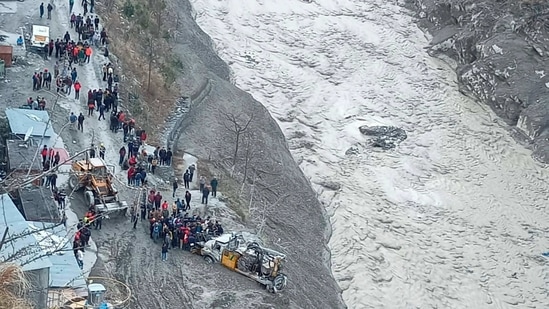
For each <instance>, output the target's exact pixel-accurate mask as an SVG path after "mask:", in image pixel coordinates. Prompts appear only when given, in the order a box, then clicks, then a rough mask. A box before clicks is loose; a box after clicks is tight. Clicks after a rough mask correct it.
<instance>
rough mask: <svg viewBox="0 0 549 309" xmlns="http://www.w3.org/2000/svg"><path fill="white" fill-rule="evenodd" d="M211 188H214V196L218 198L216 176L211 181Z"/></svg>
mask: <svg viewBox="0 0 549 309" xmlns="http://www.w3.org/2000/svg"><path fill="white" fill-rule="evenodd" d="M210 186H211V187H212V196H213V197H216V196H217V178H215V176H214V178H212V180H211V181H210Z"/></svg>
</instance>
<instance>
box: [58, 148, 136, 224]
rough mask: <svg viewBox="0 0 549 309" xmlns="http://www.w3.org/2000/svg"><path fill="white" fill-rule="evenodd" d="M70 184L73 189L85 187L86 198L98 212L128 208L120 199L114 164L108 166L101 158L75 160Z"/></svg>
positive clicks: (104, 212) (89, 204)
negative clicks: (116, 185) (115, 181)
mask: <svg viewBox="0 0 549 309" xmlns="http://www.w3.org/2000/svg"><path fill="white" fill-rule="evenodd" d="M71 167H72V168H71V175H70V177H69V186H70V187H71V189H73V190H81V189H84V198H85V200H86V203H87V204H88V206H89V207H90V208H91V207H93V208H94V210H95V211H96V212H97V213H103V214H106V213H112V212H119V211H120V212H122V211H125V210H126V209H127V208H128V204H127V203H126V202H125V201H120V200H119V199H118V190H116V188H115V186H114V166H107V164H106V163H105V161H103V159H101V158H87V159H85V160H80V161H75V162H74V163H73V164H72V166H71Z"/></svg>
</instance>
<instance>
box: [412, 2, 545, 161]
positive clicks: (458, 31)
mask: <svg viewBox="0 0 549 309" xmlns="http://www.w3.org/2000/svg"><path fill="white" fill-rule="evenodd" d="M409 4H410V5H411V6H412V7H413V9H415V10H416V11H417V12H419V13H418V17H419V23H420V24H421V25H422V26H424V27H426V28H427V29H428V30H429V31H430V32H431V33H432V34H433V36H434V38H433V40H432V42H431V51H432V52H433V53H434V54H436V53H443V54H445V55H448V56H450V57H451V58H452V59H454V60H456V61H457V68H456V69H457V73H458V78H459V81H460V83H461V85H462V86H463V90H464V91H466V92H468V93H472V94H473V95H474V96H475V97H477V98H479V99H480V100H482V101H483V102H485V103H486V104H488V105H489V106H490V107H491V108H492V109H493V110H494V111H495V112H496V113H497V114H498V115H499V116H500V117H502V118H504V119H505V120H507V122H508V123H509V124H510V125H512V126H516V128H518V130H517V131H518V132H519V133H522V134H523V135H524V136H526V137H527V138H526V139H527V141H528V142H531V143H532V146H533V150H534V153H533V155H534V157H536V158H537V159H539V160H540V161H543V162H549V138H548V137H549V101H548V100H547V94H548V93H549V89H548V87H549V76H548V75H547V72H546V67H547V55H548V52H549V49H548V45H547V43H548V39H549V27H548V25H549V6H548V5H547V2H546V1H537V0H531V1H530V0H522V1H497V0H487V1H480V2H478V1H467V0H454V1H446V0H445V1H440V0H411V1H409Z"/></svg>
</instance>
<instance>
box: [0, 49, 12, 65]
mask: <svg viewBox="0 0 549 309" xmlns="http://www.w3.org/2000/svg"><path fill="white" fill-rule="evenodd" d="M0 59H1V60H4V65H5V66H6V68H9V67H11V63H12V60H13V46H11V45H0Z"/></svg>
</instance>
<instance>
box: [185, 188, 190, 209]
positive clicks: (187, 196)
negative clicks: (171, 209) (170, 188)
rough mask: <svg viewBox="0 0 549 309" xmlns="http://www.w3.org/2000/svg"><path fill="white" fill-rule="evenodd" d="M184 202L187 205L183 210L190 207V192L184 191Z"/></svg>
mask: <svg viewBox="0 0 549 309" xmlns="http://www.w3.org/2000/svg"><path fill="white" fill-rule="evenodd" d="M185 202H186V203H187V205H186V206H185V209H184V210H185V211H187V210H189V209H191V192H189V191H187V192H185Z"/></svg>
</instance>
